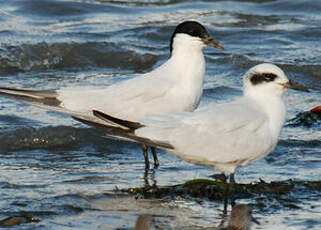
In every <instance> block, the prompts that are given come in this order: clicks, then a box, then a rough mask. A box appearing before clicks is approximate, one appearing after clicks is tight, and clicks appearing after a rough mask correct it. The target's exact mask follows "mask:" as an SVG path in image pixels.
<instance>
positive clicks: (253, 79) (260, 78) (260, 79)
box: [250, 73, 277, 85]
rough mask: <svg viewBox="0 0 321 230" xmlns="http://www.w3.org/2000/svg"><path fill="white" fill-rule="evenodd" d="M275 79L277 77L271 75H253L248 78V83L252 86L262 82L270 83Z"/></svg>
mask: <svg viewBox="0 0 321 230" xmlns="http://www.w3.org/2000/svg"><path fill="white" fill-rule="evenodd" d="M275 78H277V75H275V74H273V73H263V74H255V75H253V76H252V77H251V78H250V81H251V82H252V84H253V85H257V84H260V83H262V82H270V81H274V79H275Z"/></svg>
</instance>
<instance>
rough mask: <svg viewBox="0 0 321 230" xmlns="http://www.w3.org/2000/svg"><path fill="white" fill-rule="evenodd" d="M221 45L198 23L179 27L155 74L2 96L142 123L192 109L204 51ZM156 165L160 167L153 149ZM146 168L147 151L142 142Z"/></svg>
mask: <svg viewBox="0 0 321 230" xmlns="http://www.w3.org/2000/svg"><path fill="white" fill-rule="evenodd" d="M206 46H212V47H216V48H219V49H224V47H223V46H222V45H221V44H220V43H219V42H218V41H217V40H216V39H215V38H213V37H210V35H209V33H208V32H207V30H206V29H205V27H204V26H203V25H201V24H200V23H198V22H196V21H185V22H182V23H180V24H179V25H178V26H177V27H176V29H175V31H174V33H173V34H172V37H171V40H170V57H169V59H168V60H167V61H166V62H165V63H164V64H162V65H161V66H159V67H158V68H156V69H155V70H153V71H151V72H149V73H145V74H142V75H140V76H137V77H135V78H132V79H129V80H126V81H122V82H119V83H117V84H113V85H110V86H106V87H99V88H97V87H95V88H93V87H89V88H88V87H76V88H75V87H70V88H62V89H59V90H57V91H36V90H30V89H16V88H11V87H6V86H0V94H4V95H7V96H8V95H9V96H13V97H15V98H16V99H18V100H20V101H22V102H24V103H27V104H30V105H34V106H38V107H41V108H44V109H48V110H53V111H56V112H60V113H65V114H71V115H79V116H83V117H86V119H89V120H90V119H91V120H95V119H96V118H95V117H93V116H92V110H93V109H95V110H99V111H102V112H104V113H108V114H111V115H113V116H115V117H120V118H121V119H126V120H140V119H142V118H143V117H144V116H146V115H148V114H166V113H175V112H186V111H193V110H195V109H196V108H197V107H198V105H199V102H200V99H201V96H202V93H203V79H204V75H205V59H204V55H203V52H202V50H203V48H204V47H206ZM151 150H152V154H153V157H154V164H155V166H156V167H157V166H158V165H159V162H158V159H157V155H156V151H155V149H154V148H153V147H152V148H151ZM143 154H144V158H145V167H146V169H148V168H149V160H148V149H147V145H146V144H145V143H143Z"/></svg>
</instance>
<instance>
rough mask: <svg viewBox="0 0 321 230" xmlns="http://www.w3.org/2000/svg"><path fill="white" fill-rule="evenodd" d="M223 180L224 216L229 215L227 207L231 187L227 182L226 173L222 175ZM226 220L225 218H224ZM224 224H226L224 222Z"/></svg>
mask: <svg viewBox="0 0 321 230" xmlns="http://www.w3.org/2000/svg"><path fill="white" fill-rule="evenodd" d="M220 177H221V180H222V182H223V183H224V190H225V191H224V210H223V214H224V215H226V214H227V205H228V193H229V186H228V184H227V182H226V176H225V174H224V173H222V174H221V176H220ZM223 219H224V218H223ZM223 224H224V222H223Z"/></svg>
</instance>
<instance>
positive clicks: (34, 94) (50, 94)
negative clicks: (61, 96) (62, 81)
mask: <svg viewBox="0 0 321 230" xmlns="http://www.w3.org/2000/svg"><path fill="white" fill-rule="evenodd" d="M0 92H1V93H4V94H10V95H12V96H24V97H31V98H34V99H57V97H58V94H57V93H56V92H54V91H36V90H27V89H16V88H11V87H5V86H0Z"/></svg>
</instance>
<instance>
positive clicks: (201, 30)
mask: <svg viewBox="0 0 321 230" xmlns="http://www.w3.org/2000/svg"><path fill="white" fill-rule="evenodd" d="M178 33H182V34H188V35H190V36H193V37H198V38H201V39H202V40H203V41H204V43H206V44H207V45H209V46H213V47H217V48H220V49H224V48H223V46H222V45H221V44H219V43H218V42H217V41H216V40H215V39H214V38H211V37H210V35H209V34H208V32H207V30H206V29H205V27H204V26H203V25H201V24H200V23H198V22H196V21H185V22H182V23H181V24H179V25H178V26H177V27H176V29H175V31H174V33H173V35H172V37H171V44H170V50H171V53H172V50H173V42H174V37H175V35H176V34H178Z"/></svg>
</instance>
